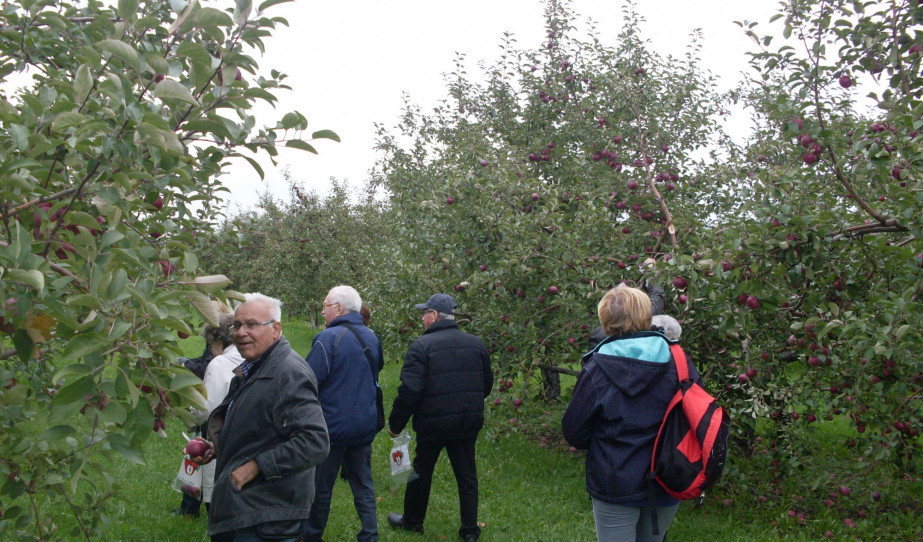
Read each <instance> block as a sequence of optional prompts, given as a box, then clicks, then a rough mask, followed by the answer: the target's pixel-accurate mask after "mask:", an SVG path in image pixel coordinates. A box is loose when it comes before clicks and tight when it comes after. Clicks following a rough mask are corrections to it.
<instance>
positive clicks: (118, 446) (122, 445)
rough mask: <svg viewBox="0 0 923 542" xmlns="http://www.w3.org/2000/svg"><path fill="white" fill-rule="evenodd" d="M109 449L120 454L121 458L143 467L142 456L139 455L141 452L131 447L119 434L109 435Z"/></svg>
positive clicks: (141, 454)
mask: <svg viewBox="0 0 923 542" xmlns="http://www.w3.org/2000/svg"><path fill="white" fill-rule="evenodd" d="M109 447H110V448H112V449H113V450H115V451H116V452H118V453H120V454H121V455H122V457H124V458H125V459H127V460H129V461H131V462H132V463H136V464H138V465H144V464H145V462H144V454H143V453H141V450H139V449H138V448H135V447H133V446H132V445H131V442H130V441H129V440H128V439H127V438H126V437H125V435H122V434H120V433H114V434H112V435H109Z"/></svg>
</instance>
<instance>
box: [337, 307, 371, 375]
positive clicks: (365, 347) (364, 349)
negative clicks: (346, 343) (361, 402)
mask: <svg viewBox="0 0 923 542" xmlns="http://www.w3.org/2000/svg"><path fill="white" fill-rule="evenodd" d="M341 325H342V326H343V327H345V328H346V329H348V330H349V332H350V333H352V334H353V335H354V336H355V337H356V340H357V341H359V346H361V347H362V353H363V354H365V359H367V360H369V370H370V371H372V380H374V381H375V384H378V378H377V377H376V376H375V360H374V359H372V352H371V349H370V348H369V347H368V345H366V344H365V341H363V340H362V337H360V336H359V333H358V332H357V331H356V330H355V328H353V326H352V324H349V323H347V322H343V324H341Z"/></svg>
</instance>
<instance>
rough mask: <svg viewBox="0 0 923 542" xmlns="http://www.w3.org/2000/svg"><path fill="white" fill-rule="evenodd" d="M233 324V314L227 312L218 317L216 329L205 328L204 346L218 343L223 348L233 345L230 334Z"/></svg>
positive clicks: (212, 327) (209, 326) (232, 338)
mask: <svg viewBox="0 0 923 542" xmlns="http://www.w3.org/2000/svg"><path fill="white" fill-rule="evenodd" d="M233 323H234V313H230V312H228V313H223V314H221V315H220V316H218V327H214V326H211V325H208V326H205V333H204V336H205V344H206V345H208V346H211V345H212V343H215V342H219V343H221V345H222V346H223V347H224V348H227V347H228V346H230V345H232V344H234V337H233V335H232V332H231V324H233Z"/></svg>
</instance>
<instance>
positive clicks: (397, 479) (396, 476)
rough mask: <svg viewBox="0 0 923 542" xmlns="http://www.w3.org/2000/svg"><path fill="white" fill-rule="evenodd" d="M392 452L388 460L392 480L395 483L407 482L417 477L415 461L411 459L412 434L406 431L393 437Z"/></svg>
mask: <svg viewBox="0 0 923 542" xmlns="http://www.w3.org/2000/svg"><path fill="white" fill-rule="evenodd" d="M391 440H392V441H393V442H394V445H393V446H391V453H390V454H389V456H388V461H389V463H391V481H392V482H394V483H395V484H406V483H407V482H409V481H411V480H414V479H416V478H417V473H416V472H414V471H413V461H411V460H410V435H409V434H407V433H406V432H404V433H401V434H400V435H398V436H396V437H394V438H392V439H391Z"/></svg>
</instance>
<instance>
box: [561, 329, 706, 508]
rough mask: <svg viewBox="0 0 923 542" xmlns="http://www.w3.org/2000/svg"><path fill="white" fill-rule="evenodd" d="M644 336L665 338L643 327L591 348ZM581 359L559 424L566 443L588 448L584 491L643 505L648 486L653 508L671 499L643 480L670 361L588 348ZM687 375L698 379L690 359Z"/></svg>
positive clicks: (670, 386) (669, 387)
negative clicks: (587, 351) (653, 498)
mask: <svg viewBox="0 0 923 542" xmlns="http://www.w3.org/2000/svg"><path fill="white" fill-rule="evenodd" d="M644 337H648V338H649V339H648V340H653V341H658V340H663V341H667V339H666V337H664V336H663V335H660V334H659V333H655V332H650V331H643V332H640V333H635V334H633V335H627V336H612V337H609V338H608V339H606V340H605V341H603V342H602V343H600V344H599V346H597V350H598V349H599V348H602V347H604V345H606V344H607V343H610V342H612V341H618V340H623V339H638V338H644ZM667 342H669V341H667ZM584 362H585V365H584V367H583V369H582V370H581V371H580V375H579V376H578V377H577V385H576V387H575V388H574V395H573V398H572V399H571V402H570V405H568V407H567V411H566V412H565V413H564V418H563V419H562V421H561V425H562V429H563V432H564V438H565V439H567V441H568V442H569V443H570V444H571V445H572V446H574V447H576V448H578V449H582V450H588V452H587V458H586V485H587V492H589V494H590V495H591V496H593V497H594V498H596V499H599V500H601V501H603V502H607V503H611V504H619V505H622V506H646V505H647V504H649V503H650V497H651V494H650V488H651V487H653V488H654V497H655V500H656V504H657V505H658V506H665V505H669V504H672V503H675V502H676V501H674V500H672V499H671V498H670V497H669V495H667V494H666V492H665V491H663V489H662V488H661V487H660V486H659V485H657V484H656V483H654V484H653V486H651V485H649V484H648V482H647V480H646V479H645V476H646V474H647V472H648V471H649V470H650V467H651V455H652V454H653V451H654V440H655V439H656V437H657V431H658V429H659V428H660V423H661V422H662V421H663V416H664V414H665V413H666V410H667V405H668V404H669V403H670V400H671V399H672V398H673V394H674V393H675V392H676V389H677V382H678V381H677V376H676V368H675V367H674V364H673V361H672V360H670V361H669V362H667V363H663V362H658V361H645V360H642V359H634V358H630V357H621V356H613V355H607V354H602V353H600V352H598V351H596V350H594V351H592V352H590V353H589V354H587V355H586V356H585V359H584ZM689 375H690V378H692V379H693V380H695V381H696V382H699V381H700V377H699V373H698V371H696V369H695V367H694V366H693V365H692V363H689Z"/></svg>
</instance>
